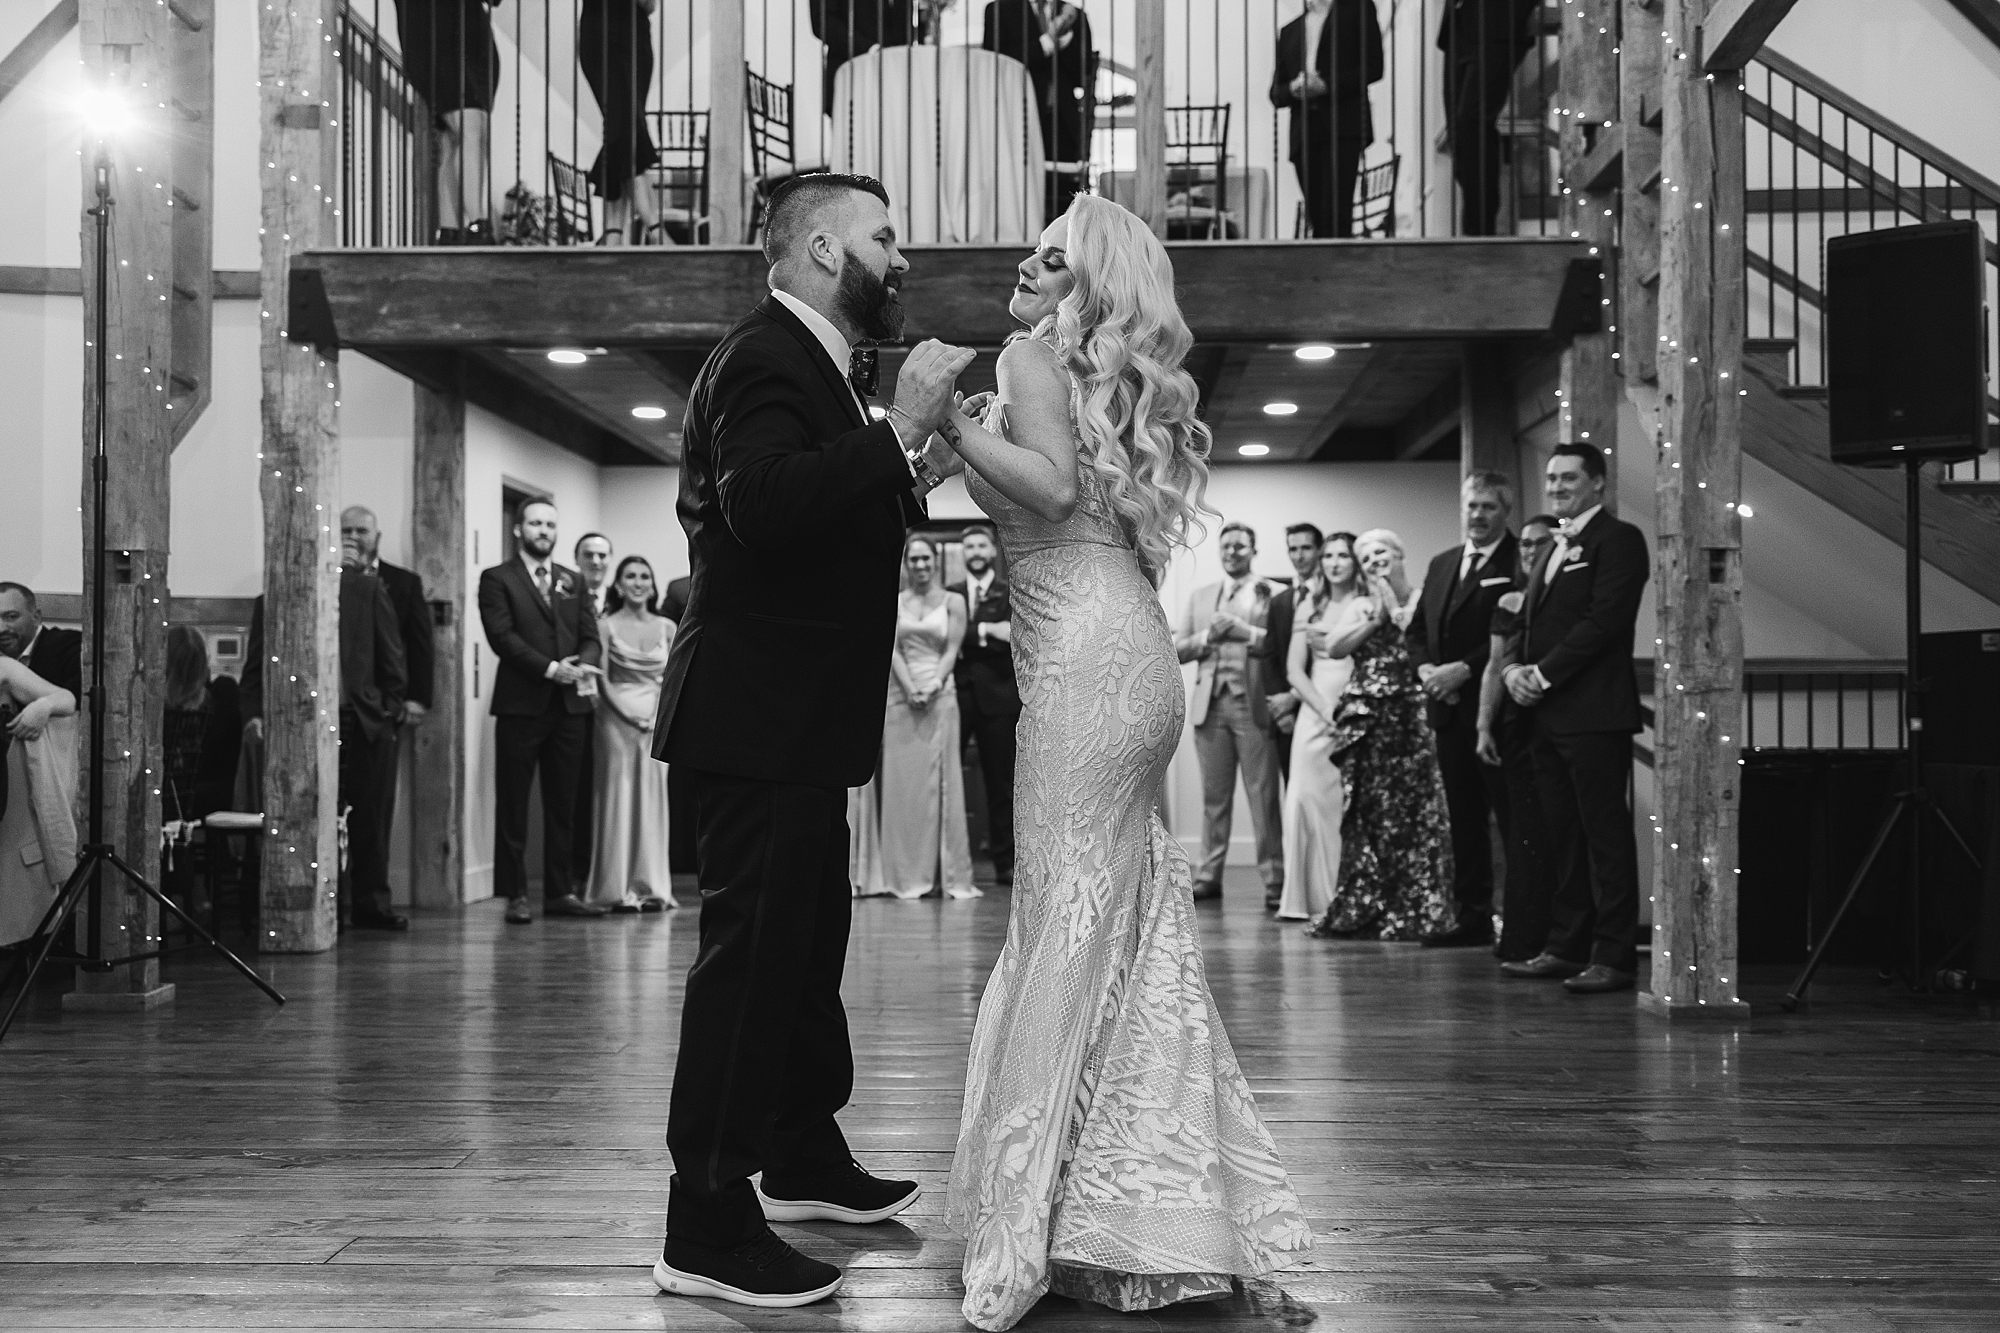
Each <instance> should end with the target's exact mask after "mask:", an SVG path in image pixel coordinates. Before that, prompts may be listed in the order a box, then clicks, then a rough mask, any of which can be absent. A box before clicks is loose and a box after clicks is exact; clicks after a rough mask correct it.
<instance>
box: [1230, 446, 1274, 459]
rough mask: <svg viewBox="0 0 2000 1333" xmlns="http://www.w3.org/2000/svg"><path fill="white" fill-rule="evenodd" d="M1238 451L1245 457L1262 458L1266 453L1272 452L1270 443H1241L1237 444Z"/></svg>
mask: <svg viewBox="0 0 2000 1333" xmlns="http://www.w3.org/2000/svg"><path fill="white" fill-rule="evenodd" d="M1236 452H1237V453H1239V454H1241V455H1243V456H1244V457H1245V458H1262V457H1263V456H1264V455H1265V454H1268V453H1270V452H1271V446H1270V445H1268V444H1239V445H1237V446H1236Z"/></svg>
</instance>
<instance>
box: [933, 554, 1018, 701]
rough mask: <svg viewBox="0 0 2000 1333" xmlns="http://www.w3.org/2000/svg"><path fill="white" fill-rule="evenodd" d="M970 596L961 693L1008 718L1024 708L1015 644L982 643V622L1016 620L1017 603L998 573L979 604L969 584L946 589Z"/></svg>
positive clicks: (961, 646) (961, 647)
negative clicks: (1016, 674)
mask: <svg viewBox="0 0 2000 1333" xmlns="http://www.w3.org/2000/svg"><path fill="white" fill-rule="evenodd" d="M945 591H946V592H955V593H957V594H958V595H959V596H960V597H963V598H965V599H966V608H965V610H966V616H965V639H964V641H963V642H962V643H960V644H959V647H958V669H957V670H956V671H955V672H954V673H953V674H954V675H956V676H957V678H958V692H959V693H960V694H962V695H970V696H971V697H972V700H973V701H974V702H975V703H977V704H978V705H979V710H980V711H981V712H982V713H989V714H992V715H994V716H996V717H1004V716H1005V715H1007V714H1009V713H1016V714H1018V713H1019V712H1020V711H1021V691H1020V689H1019V688H1018V687H1017V686H1016V685H1015V683H1014V646H1013V645H1012V644H1010V643H1001V642H1000V641H999V640H998V639H989V640H988V641H987V642H986V643H984V644H981V643H980V642H979V630H978V626H979V625H981V624H989V625H990V624H1007V623H1009V622H1011V621H1012V620H1013V619H1014V603H1013V601H1012V599H1011V598H1010V597H1009V596H1008V592H1007V580H1005V579H1003V578H1001V577H1000V576H999V575H997V574H996V575H994V577H993V582H991V583H989V584H987V585H986V595H985V596H984V597H982V598H980V599H979V605H977V606H973V605H972V604H971V600H972V594H971V591H970V584H969V583H953V584H950V585H948V586H947V587H946V588H945Z"/></svg>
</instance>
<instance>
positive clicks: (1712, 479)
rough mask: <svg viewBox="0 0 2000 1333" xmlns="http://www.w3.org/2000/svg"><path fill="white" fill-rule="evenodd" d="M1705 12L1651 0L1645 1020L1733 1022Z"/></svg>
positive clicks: (1724, 159)
mask: <svg viewBox="0 0 2000 1333" xmlns="http://www.w3.org/2000/svg"><path fill="white" fill-rule="evenodd" d="M1707 8H1708V0H1667V4H1666V10H1665V22H1663V23H1662V24H1661V25H1660V26H1661V28H1662V29H1663V30H1664V31H1665V32H1666V33H1667V34H1668V36H1667V37H1666V38H1663V39H1662V40H1663V43H1664V51H1663V56H1664V61H1663V74H1662V79H1661V100H1662V106H1663V110H1664V119H1663V121H1662V125H1661V130H1662V140H1661V154H1660V185H1661V193H1660V201H1661V202H1660V332H1661V334H1663V335H1664V336H1665V341H1664V342H1662V343H1660V345H1659V347H1660V351H1659V376H1660V439H1659V448H1658V450H1657V455H1656V457H1657V463H1656V468H1657V479H1658V486H1657V504H1658V518H1657V547H1656V549H1655V553H1654V576H1653V577H1654V586H1655V596H1656V597H1657V604H1658V607H1659V640H1660V643H1659V648H1658V654H1659V655H1658V659H1657V668H1656V672H1655V681H1656V684H1655V686H1654V698H1655V702H1654V714H1655V722H1654V733H1655V737H1656V740H1655V744H1654V755H1655V770H1654V772H1655V783H1656V787H1657V791H1658V804H1659V832H1658V833H1657V834H1656V835H1655V837H1654V842H1655V843H1656V844H1657V845H1656V846H1655V848H1654V855H1653V974H1652V981H1651V986H1650V989H1649V990H1648V991H1647V992H1646V993H1645V994H1643V995H1642V996H1641V997H1640V999H1641V1001H1642V1003H1643V1004H1644V1006H1645V1007H1646V1008H1647V1009H1649V1010H1651V1011H1652V1012H1654V1013H1658V1014H1662V1015H1665V1016H1667V1017H1670V1018H1679V1017H1683V1016H1701V1017H1707V1016H1717V1017H1726V1018H1727V1017H1740V1016H1742V1015H1744V1014H1747V1013H1748V1012H1749V1006H1748V1005H1746V1004H1744V1003H1743V1001H1742V1000H1740V999H1738V998H1737V987H1738V977H1737V968H1736V887H1737V885H1736V875H1737V859H1736V858H1737V809H1738V802H1739V796H1740V792H1741V779H1742V767H1741V758H1740V756H1741V755H1742V752H1743V737H1742V723H1743V607H1742V600H1743V558H1742V557H1743V552H1742V543H1741V520H1740V519H1739V518H1738V517H1737V513H1736V500H1737V496H1738V495H1739V494H1740V489H1741V480H1742V438H1741V421H1742V409H1741V407H1740V403H1741V401H1742V400H1741V398H1740V396H1739V394H1740V389H1741V380H1742V361H1743V301H1744V278H1743V263H1744V260H1743V214H1744V210H1743V205H1744V196H1743V189H1744V184H1743V181H1744V166H1743V94H1742V88H1741V84H1740V71H1736V70H1724V71H1722V72H1721V73H1718V74H1705V73H1704V72H1703V71H1702V68H1701V65H1700V62H1699V60H1698V59H1696V58H1695V54H1694V53H1695V52H1696V51H1697V50H1698V49H1699V47H1698V41H1697V38H1698V33H1699V29H1700V25H1701V21H1702V18H1703V16H1704V13H1705V11H1706V10H1707Z"/></svg>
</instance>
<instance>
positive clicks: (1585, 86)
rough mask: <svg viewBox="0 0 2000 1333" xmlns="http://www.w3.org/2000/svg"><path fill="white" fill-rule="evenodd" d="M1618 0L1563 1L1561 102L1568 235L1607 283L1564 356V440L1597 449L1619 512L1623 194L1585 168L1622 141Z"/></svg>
mask: <svg viewBox="0 0 2000 1333" xmlns="http://www.w3.org/2000/svg"><path fill="white" fill-rule="evenodd" d="M1618 4H1619V0H1563V6H1562V71H1561V82H1560V84H1559V85H1558V90H1557V94H1556V102H1557V114H1558V115H1559V117H1560V124H1561V127H1562V128H1561V132H1560V133H1561V147H1560V157H1561V174H1562V219H1563V230H1564V232H1565V233H1566V234H1568V236H1569V237H1570V238H1571V239H1572V240H1583V241H1588V242H1590V245H1591V253H1592V254H1593V255H1594V256H1595V257H1596V258H1597V260H1598V262H1599V266H1600V270H1599V271H1600V272H1601V273H1603V275H1604V281H1603V283H1602V290H1601V291H1600V293H1599V298H1598V299H1599V305H1598V319H1597V322H1596V325H1595V327H1594V328H1592V329H1590V330H1589V331H1585V332H1579V333H1576V334H1574V335H1572V336H1571V338H1570V341H1569V346H1568V347H1566V348H1564V349H1563V356H1562V414H1561V416H1560V417H1559V418H1558V438H1559V439H1561V440H1562V441H1564V442H1565V443H1571V444H1575V443H1582V444H1594V445H1596V446H1597V447H1598V448H1600V449H1602V450H1603V451H1604V463H1605V467H1606V468H1607V470H1608V472H1609V476H1608V478H1607V480H1606V483H1605V487H1604V507H1605V508H1607V509H1609V510H1611V511H1612V512H1613V513H1616V512H1617V510H1618V402H1619V397H1620V395H1619V387H1620V386H1619V382H1618V364H1617V361H1616V360H1615V359H1614V358H1615V355H1616V352H1617V347H1616V343H1617V338H1618V335H1617V334H1616V333H1615V332H1613V331H1612V330H1613V328H1614V327H1615V326H1616V325H1617V323H1618V319H1617V314H1616V311H1617V307H1616V306H1614V305H1613V304H1612V301H1613V299H1614V298H1615V295H1616V293H1617V290H1618V282H1617V265H1616V264H1615V263H1614V259H1615V256H1616V250H1617V246H1616V242H1617V238H1618V218H1617V210H1618V190H1617V187H1616V186H1615V185H1613V184H1610V183H1607V182H1604V181H1601V180H1595V179H1592V178H1591V177H1592V173H1591V171H1590V170H1589V169H1588V167H1587V164H1588V163H1590V162H1591V160H1592V158H1591V150H1592V149H1594V148H1595V147H1596V146H1597V145H1598V143H1599V142H1600V141H1603V140H1607V139H1610V138H1615V137H1616V135H1617V133H1618V123H1617V117H1618Z"/></svg>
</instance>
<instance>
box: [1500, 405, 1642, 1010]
mask: <svg viewBox="0 0 2000 1333" xmlns="http://www.w3.org/2000/svg"><path fill="white" fill-rule="evenodd" d="M1604 477H1605V469H1604V455H1603V454H1602V453H1601V452H1599V451H1598V449H1597V447H1596V446H1595V445H1591V444H1580V443H1579V444H1561V445H1557V446H1556V448H1555V451H1554V453H1552V454H1551V455H1550V457H1549V463H1548V472H1547V478H1548V484H1547V493H1548V497H1549V508H1550V510H1551V511H1552V512H1553V513H1554V514H1555V515H1556V517H1557V518H1559V519H1561V520H1562V531H1561V532H1560V533H1559V534H1558V535H1557V539H1556V544H1555V547H1554V549H1553V550H1551V551H1550V553H1549V555H1548V558H1547V559H1545V560H1544V561H1543V562H1542V564H1541V566H1540V567H1539V568H1538V569H1537V570H1535V571H1534V575H1533V577H1532V578H1531V579H1530V580H1529V584H1528V596H1527V599H1526V602H1525V604H1524V605H1523V607H1522V624H1521V627H1520V629H1519V630H1517V631H1516V634H1515V638H1516V640H1517V641H1518V643H1519V645H1520V646H1519V650H1518V651H1517V652H1516V653H1515V654H1514V657H1515V662H1514V665H1512V666H1510V667H1508V668H1507V669H1506V672H1505V674H1504V677H1503V683H1504V684H1505V685H1506V686H1507V692H1508V693H1509V694H1510V695H1512V696H1513V699H1514V702H1516V703H1517V704H1519V705H1520V706H1521V707H1523V708H1525V709H1528V710H1530V716H1531V717H1532V718H1533V728H1534V740H1533V742H1532V744H1533V751H1534V757H1535V782H1536V787H1537V789H1538V790H1539V791H1540V792H1541V795H1542V814H1543V816H1544V818H1545V819H1546V820H1547V821H1548V827H1549V837H1550V840H1551V842H1552V843H1553V845H1554V847H1555V851H1556V856H1557V868H1556V898H1555V905H1554V909H1553V912H1552V919H1553V926H1552V928H1551V929H1550V931H1549V940H1548V943H1547V945H1545V946H1544V947H1543V950H1542V953H1541V954H1540V955H1539V956H1537V957H1536V958H1533V959H1531V960H1529V961H1528V962H1525V963H1508V964H1504V965H1503V970H1505V971H1506V972H1507V973H1508V974H1509V975H1510V976H1518V977H1562V978H1564V979H1565V980H1564V982H1563V984H1564V985H1566V986H1567V987H1569V989H1570V990H1572V991H1576V992H1579V993H1592V994H1594V993H1599V992H1604V991H1616V990H1629V989H1630V988H1631V986H1632V982H1633V977H1634V973H1635V972H1636V970H1637V957H1638V951H1637V950H1638V938H1639V850H1638V844H1637V841H1636V839H1635V838H1634V837H1633V833H1632V811H1631V807H1630V806H1629V805H1627V804H1626V799H1625V792H1626V786H1627V783H1628V782H1629V781H1630V779H1631V776H1632V735H1633V733H1635V732H1637V731H1638V730H1639V725H1640V719H1639V683H1638V677H1637V676H1636V675H1635V674H1634V673H1633V670H1632V634H1633V629H1634V625H1635V622H1636V621H1637V619H1638V616H1639V598H1640V596H1641V594H1642V593H1643V592H1644V591H1645V587H1646V579H1647V577H1648V575H1649V574H1650V573H1651V558H1650V556H1649V555H1648V554H1647V551H1646V539H1645V537H1644V535H1642V534H1641V533H1640V531H1639V530H1638V529H1637V528H1635V527H1633V526H1632V525H1631V524H1630V523H1625V522H1621V521H1620V520H1619V519H1617V518H1615V517H1613V516H1612V515H1611V514H1609V513H1607V512H1606V511H1605V509H1604Z"/></svg>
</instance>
